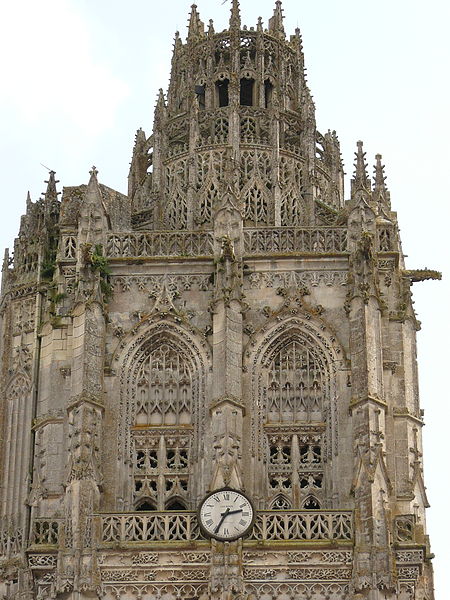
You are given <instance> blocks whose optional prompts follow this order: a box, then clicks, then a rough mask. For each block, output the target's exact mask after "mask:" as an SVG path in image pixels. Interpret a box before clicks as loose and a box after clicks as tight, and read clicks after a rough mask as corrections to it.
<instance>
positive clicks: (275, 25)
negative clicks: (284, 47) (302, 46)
mask: <svg viewBox="0 0 450 600" xmlns="http://www.w3.org/2000/svg"><path fill="white" fill-rule="evenodd" d="M269 32H270V33H272V34H273V35H275V36H276V37H280V38H282V39H284V38H285V37H286V34H285V31H284V27H283V9H282V8H281V2H280V0H277V1H276V2H275V10H274V11H273V17H272V18H271V19H269Z"/></svg>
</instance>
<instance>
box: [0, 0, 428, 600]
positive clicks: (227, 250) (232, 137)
mask: <svg viewBox="0 0 450 600" xmlns="http://www.w3.org/2000/svg"><path fill="white" fill-rule="evenodd" d="M228 4H230V5H231V17H230V22H229V28H228V29H227V30H224V31H221V32H216V31H215V29H214V25H213V23H212V22H210V23H209V26H208V27H207V28H206V30H205V27H204V25H203V23H202V20H201V19H200V15H199V13H198V11H197V8H196V6H195V5H193V6H192V8H191V13H190V17H189V25H188V35H187V41H186V43H185V42H183V41H182V40H181V38H180V36H179V35H178V34H177V35H176V37H175V42H174V53H173V61H172V73H171V79H170V84H169V89H168V92H167V94H164V93H163V92H162V91H161V92H160V93H159V96H158V100H157V105H156V109H155V119H154V128H153V131H152V133H151V135H149V136H147V135H146V134H145V132H144V131H143V130H139V131H138V132H137V134H136V138H135V144H134V148H133V152H132V161H131V165H130V172H129V179H128V184H129V185H128V197H126V196H124V195H123V194H120V193H119V192H116V191H114V190H112V189H110V188H108V187H107V186H105V185H103V184H101V183H99V181H98V172H97V169H96V168H95V167H93V168H92V170H91V172H90V178H89V183H88V185H79V186H75V187H65V188H64V193H63V196H62V199H61V201H60V200H59V198H58V192H57V190H56V184H57V181H56V179H55V174H54V173H53V172H51V173H50V176H49V181H48V188H47V191H46V193H45V194H44V197H43V198H41V199H39V200H38V201H37V202H32V201H31V198H28V199H27V207H26V215H24V217H23V219H22V222H21V227H20V231H19V235H18V238H17V240H16V241H15V244H14V253H13V256H11V257H10V255H9V253H6V255H5V258H4V261H3V277H2V296H1V299H0V314H1V317H2V336H3V338H2V340H0V342H1V343H0V347H1V356H0V358H1V369H0V373H1V378H0V383H1V390H2V394H0V473H1V474H2V477H1V482H0V495H1V501H0V505H1V507H2V515H3V516H2V518H1V521H0V597H1V598H3V597H4V598H5V600H14V599H17V598H21V599H23V600H31V598H37V599H39V600H48V599H49V598H52V599H55V600H61V598H64V599H66V600H73V599H74V598H77V599H78V598H79V599H86V598H96V597H99V598H100V597H101V598H105V600H143V599H145V600H256V599H257V598H261V599H262V600H299V599H300V598H302V599H305V600H348V599H349V598H352V600H363V599H367V598H370V600H381V599H383V600H385V598H389V600H393V599H394V598H399V600H413V599H414V600H419V598H420V600H433V591H432V572H431V566H430V561H429V557H430V555H431V551H430V547H429V543H428V538H427V535H426V531H425V514H424V513H425V508H426V506H427V499H426V492H425V486H424V482H423V473H422V448H421V439H420V427H421V425H422V424H423V418H422V417H423V415H422V414H421V411H420V406H419V399H418V384H417V373H416V347H415V339H414V328H417V327H418V326H419V323H418V322H417V320H416V317H415V314H414V311H413V307H412V300H411V285H412V283H416V282H419V281H424V280H426V279H429V278H431V279H438V278H439V273H438V272H436V271H434V270H428V269H412V270H405V268H404V265H405V260H404V259H405V257H404V255H403V253H402V249H401V245H400V238H399V228H398V224H397V217H396V214H395V213H394V212H392V210H391V201H390V193H389V190H388V189H387V187H386V178H385V175H384V167H383V165H382V163H381V156H380V155H377V156H376V164H375V173H374V178H373V181H372V180H371V178H370V177H369V175H368V171H367V164H366V158H365V157H366V155H365V153H364V151H363V144H362V142H358V144H357V152H356V163H355V174H354V176H353V178H352V182H351V190H350V195H351V198H350V200H348V201H344V186H343V180H344V171H343V164H342V160H341V156H340V149H339V141H338V138H337V135H336V133H335V132H334V131H328V132H326V133H324V134H322V133H320V132H319V131H318V130H317V128H316V122H315V109H314V103H313V100H312V96H311V94H310V92H309V89H308V84H307V81H306V79H305V63H304V56H303V50H302V40H301V36H300V32H299V31H298V30H296V31H295V33H294V34H293V35H292V36H290V37H289V38H288V39H287V38H286V33H285V30H284V24H283V11H282V7H281V2H279V1H278V0H277V1H276V2H275V9H274V12H273V16H272V17H271V18H270V19H269V20H268V22H267V23H266V25H263V22H262V20H261V19H260V20H259V21H258V23H257V25H256V27H255V28H250V29H249V28H246V27H245V26H244V25H243V24H242V23H241V16H240V6H239V0H231V1H230V2H229V3H228ZM49 316H50V317H51V318H50V319H49ZM38 317H39V318H38ZM40 320H44V321H45V322H44V323H43V324H42V325H41V323H40ZM394 458H395V460H394ZM223 486H231V487H233V488H236V489H239V490H242V491H243V492H244V493H245V494H247V495H248V496H249V498H250V499H251V500H252V503H253V505H254V509H255V521H254V525H253V529H252V531H251V532H250V533H249V535H248V536H247V537H246V538H245V540H234V541H232V542H230V543H222V542H220V541H212V540H210V539H209V538H206V537H203V534H202V532H201V530H200V528H199V525H198V522H197V514H196V512H195V511H196V509H197V508H198V506H199V503H200V502H201V500H202V499H203V498H204V497H205V495H206V494H207V493H209V492H212V491H214V490H216V489H217V488H221V487H223ZM230 510H231V509H230ZM235 511H237V512H239V508H236V509H235ZM235 514H237V513H235ZM224 517H225V518H226V517H227V515H224ZM244 549H245V551H244Z"/></svg>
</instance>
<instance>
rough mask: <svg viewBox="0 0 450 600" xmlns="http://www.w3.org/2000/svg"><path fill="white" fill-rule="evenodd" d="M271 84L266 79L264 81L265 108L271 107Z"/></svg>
mask: <svg viewBox="0 0 450 600" xmlns="http://www.w3.org/2000/svg"><path fill="white" fill-rule="evenodd" d="M272 99H273V84H272V83H271V82H270V81H269V80H268V79H266V80H265V82H264V103H265V107H266V108H271V107H272Z"/></svg>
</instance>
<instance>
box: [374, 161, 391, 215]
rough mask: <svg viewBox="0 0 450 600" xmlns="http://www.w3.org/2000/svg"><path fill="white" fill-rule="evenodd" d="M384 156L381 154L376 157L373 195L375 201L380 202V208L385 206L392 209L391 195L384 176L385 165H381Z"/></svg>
mask: <svg viewBox="0 0 450 600" xmlns="http://www.w3.org/2000/svg"><path fill="white" fill-rule="evenodd" d="M381 159H382V156H381V154H376V155H375V160H376V163H375V166H374V168H373V171H374V175H373V181H374V185H373V194H374V197H375V199H376V200H377V201H378V203H379V205H380V207H381V206H382V205H385V207H387V208H390V193H389V190H388V188H387V186H386V176H385V174H384V165H383V164H381Z"/></svg>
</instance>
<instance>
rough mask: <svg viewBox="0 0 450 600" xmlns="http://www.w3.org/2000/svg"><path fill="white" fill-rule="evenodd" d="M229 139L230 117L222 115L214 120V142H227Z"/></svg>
mask: <svg viewBox="0 0 450 600" xmlns="http://www.w3.org/2000/svg"><path fill="white" fill-rule="evenodd" d="M227 141H228V119H227V118H226V117H220V118H219V119H216V121H215V122H214V142H215V143H216V144H226V143H227Z"/></svg>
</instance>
